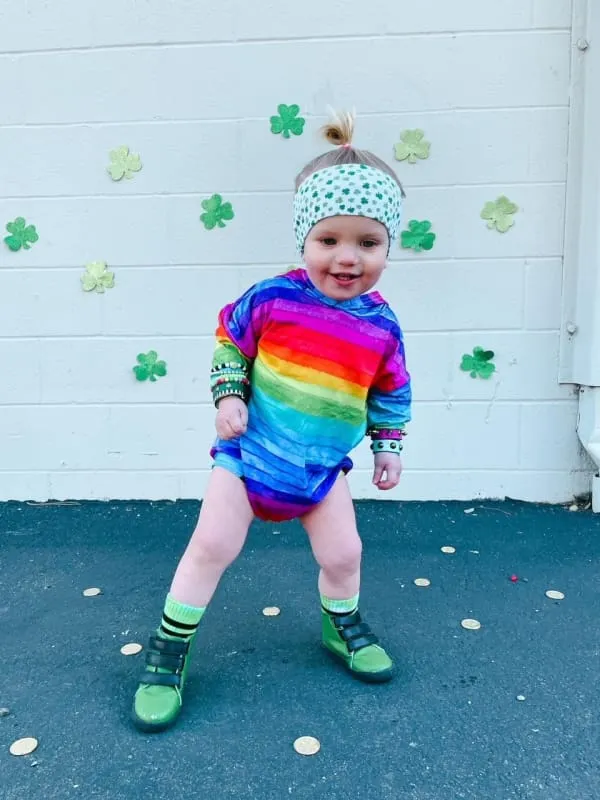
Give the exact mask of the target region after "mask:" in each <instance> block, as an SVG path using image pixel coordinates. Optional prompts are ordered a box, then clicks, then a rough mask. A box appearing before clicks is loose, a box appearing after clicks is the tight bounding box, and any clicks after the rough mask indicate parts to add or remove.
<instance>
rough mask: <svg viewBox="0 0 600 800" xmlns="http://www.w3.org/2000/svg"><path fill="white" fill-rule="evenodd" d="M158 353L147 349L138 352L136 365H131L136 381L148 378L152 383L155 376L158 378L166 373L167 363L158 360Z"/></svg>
mask: <svg viewBox="0 0 600 800" xmlns="http://www.w3.org/2000/svg"><path fill="white" fill-rule="evenodd" d="M157 359H158V353H157V352H156V350H149V351H148V352H147V353H138V357H137V362H138V363H137V365H136V366H135V367H133V371H134V372H135V377H136V378H137V379H138V381H147V380H148V379H149V380H151V381H152V383H154V382H155V381H156V376H158V377H159V378H162V377H164V376H165V375H166V374H167V365H166V364H165V362H164V361H158V360H157Z"/></svg>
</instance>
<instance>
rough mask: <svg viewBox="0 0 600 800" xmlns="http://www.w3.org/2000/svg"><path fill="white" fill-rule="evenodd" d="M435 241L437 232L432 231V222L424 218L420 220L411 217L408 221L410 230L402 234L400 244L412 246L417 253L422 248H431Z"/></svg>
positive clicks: (407, 246)
mask: <svg viewBox="0 0 600 800" xmlns="http://www.w3.org/2000/svg"><path fill="white" fill-rule="evenodd" d="M434 242H435V233H433V232H432V231H431V222H430V221H429V220H428V219H424V220H423V221H422V222H419V221H418V220H416V219H411V221H410V222H409V223H408V230H407V231H402V233H401V234H400V246H401V247H406V248H407V249H408V248H412V249H413V250H414V251H415V252H416V253H420V252H421V250H431V248H432V247H433V243H434Z"/></svg>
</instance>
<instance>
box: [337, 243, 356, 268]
mask: <svg viewBox="0 0 600 800" xmlns="http://www.w3.org/2000/svg"><path fill="white" fill-rule="evenodd" d="M356 261H357V258H356V248H355V247H341V248H340V251H339V253H338V263H340V264H347V265H350V264H356Z"/></svg>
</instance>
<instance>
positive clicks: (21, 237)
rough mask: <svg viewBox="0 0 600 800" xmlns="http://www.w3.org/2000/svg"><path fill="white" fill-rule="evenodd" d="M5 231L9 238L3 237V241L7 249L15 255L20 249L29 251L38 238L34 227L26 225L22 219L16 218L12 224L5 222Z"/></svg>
mask: <svg viewBox="0 0 600 800" xmlns="http://www.w3.org/2000/svg"><path fill="white" fill-rule="evenodd" d="M6 230H7V231H8V232H9V233H10V236H5V237H4V241H5V242H6V245H7V247H8V248H9V249H10V250H12V251H13V252H15V253H16V252H17V250H20V249H21V248H23V250H29V249H30V248H31V245H32V244H35V243H36V242H37V240H38V239H39V238H40V237H39V236H38V234H37V231H36V229H35V225H27V223H26V222H25V219H24V218H23V217H17V218H16V220H15V221H14V222H7V223H6Z"/></svg>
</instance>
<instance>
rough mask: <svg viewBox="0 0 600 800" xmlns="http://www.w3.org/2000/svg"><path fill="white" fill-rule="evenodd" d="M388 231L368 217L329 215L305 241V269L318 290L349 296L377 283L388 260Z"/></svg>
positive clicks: (343, 296) (340, 297)
mask: <svg viewBox="0 0 600 800" xmlns="http://www.w3.org/2000/svg"><path fill="white" fill-rule="evenodd" d="M387 252H388V233H387V230H386V228H385V226H384V225H382V224H381V222H376V221H375V220H374V219H369V218H368V217H354V216H339V217H328V218H327V219H322V220H321V221H320V222H318V223H317V224H316V225H315V226H314V227H313V228H312V229H311V230H310V232H309V234H308V236H307V237H306V241H305V242H304V263H305V264H306V271H307V272H308V276H309V278H310V279H311V281H312V282H313V284H314V285H315V286H316V287H317V289H319V291H321V292H323V294H326V295H327V296H328V297H332V298H334V299H335V300H349V299H350V298H352V297H357V296H358V295H359V294H363V293H364V292H368V291H369V290H370V289H372V288H373V286H375V284H376V283H377V281H378V280H379V277H380V275H381V273H382V272H383V270H384V269H385V263H386V260H387Z"/></svg>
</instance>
